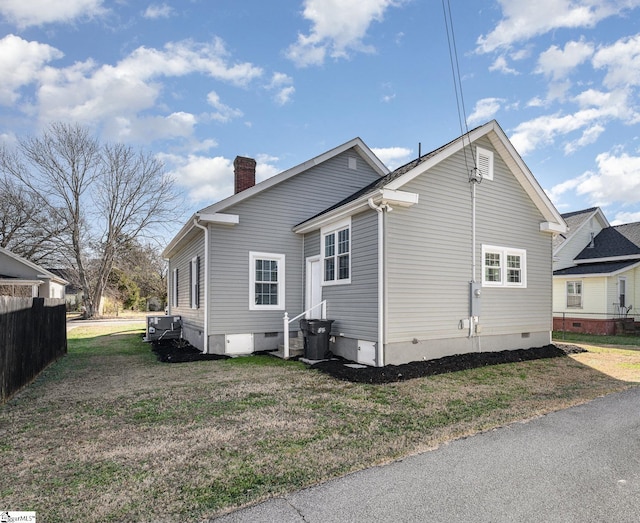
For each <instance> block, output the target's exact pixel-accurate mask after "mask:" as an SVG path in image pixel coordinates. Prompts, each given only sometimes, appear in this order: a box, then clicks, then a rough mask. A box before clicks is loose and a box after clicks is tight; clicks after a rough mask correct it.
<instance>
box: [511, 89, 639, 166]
mask: <svg viewBox="0 0 640 523" xmlns="http://www.w3.org/2000/svg"><path fill="white" fill-rule="evenodd" d="M630 100H631V99H630V95H629V93H628V92H626V91H624V90H619V91H612V92H610V93H602V92H599V91H595V90H587V91H584V92H583V93H581V94H579V95H578V96H576V97H575V98H574V101H576V102H577V103H578V104H579V106H580V109H579V110H577V111H576V112H574V113H573V114H567V115H562V114H560V113H556V114H551V115H544V116H540V117H538V118H534V119H533V120H529V121H526V122H522V123H521V124H520V125H518V126H517V127H516V128H515V130H514V132H513V134H512V136H511V137H510V140H511V142H512V143H513V145H514V146H515V148H516V149H517V150H518V152H519V153H520V154H521V155H523V156H524V155H526V154H528V153H530V152H532V151H533V150H535V149H536V148H538V147H539V146H544V145H549V144H553V143H555V142H556V141H557V140H558V139H561V138H563V137H565V136H567V135H569V134H570V133H574V132H576V131H580V130H582V136H581V137H580V138H579V139H577V140H573V141H571V143H570V144H569V145H566V144H565V153H572V152H575V150H576V149H577V148H578V147H580V146H582V145H587V144H589V143H592V142H593V141H594V140H595V139H596V138H597V137H598V136H599V135H600V134H601V133H602V132H603V131H604V124H605V123H606V122H607V121H609V120H612V119H619V120H623V121H625V122H635V121H636V120H639V119H640V116H639V115H638V113H637V112H636V111H635V110H634V109H633V108H632V107H631V105H630V104H631V101H630Z"/></svg>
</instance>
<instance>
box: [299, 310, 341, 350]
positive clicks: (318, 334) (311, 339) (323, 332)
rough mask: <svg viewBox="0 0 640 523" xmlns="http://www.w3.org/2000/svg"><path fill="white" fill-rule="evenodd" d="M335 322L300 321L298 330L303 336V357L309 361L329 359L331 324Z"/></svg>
mask: <svg viewBox="0 0 640 523" xmlns="http://www.w3.org/2000/svg"><path fill="white" fill-rule="evenodd" d="M334 321H335V320H305V319H302V320H300V330H302V334H303V336H304V357H305V358H307V359H309V360H323V359H325V358H328V357H329V338H330V336H331V324H332V323H333V322H334Z"/></svg>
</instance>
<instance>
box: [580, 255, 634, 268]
mask: <svg viewBox="0 0 640 523" xmlns="http://www.w3.org/2000/svg"><path fill="white" fill-rule="evenodd" d="M638 258H640V255H638V254H630V255H627V256H608V257H606V258H588V259H585V260H573V262H574V263H575V264H576V265H584V264H585V263H604V262H615V261H631V260H637V259H638Z"/></svg>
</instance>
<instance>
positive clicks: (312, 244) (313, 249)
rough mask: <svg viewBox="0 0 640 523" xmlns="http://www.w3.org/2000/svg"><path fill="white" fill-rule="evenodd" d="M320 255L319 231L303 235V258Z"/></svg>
mask: <svg viewBox="0 0 640 523" xmlns="http://www.w3.org/2000/svg"><path fill="white" fill-rule="evenodd" d="M319 255H320V231H313V232H310V233H307V234H305V235H304V258H305V260H306V259H307V258H310V257H311V256H319Z"/></svg>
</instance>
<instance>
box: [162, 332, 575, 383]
mask: <svg viewBox="0 0 640 523" xmlns="http://www.w3.org/2000/svg"><path fill="white" fill-rule="evenodd" d="M152 350H153V351H154V352H155V353H156V356H157V357H158V360H159V361H162V362H165V363H182V362H188V361H201V360H220V359H227V358H228V357H229V356H224V355H220V354H203V353H202V352H200V351H199V350H198V349H196V348H194V347H192V346H191V345H189V344H186V343H185V342H174V343H166V344H154V345H153V348H152ZM579 352H587V351H586V350H585V349H583V348H581V347H578V346H576V345H569V344H564V343H557V344H550V345H545V346H544V347H536V348H532V349H516V350H504V351H499V352H473V353H468V354H458V355H455V356H446V357H444V358H438V359H436V360H427V361H414V362H411V363H403V364H402V365H387V366H386V367H363V366H356V367H353V366H351V364H353V362H351V361H348V360H345V359H344V358H341V357H339V356H334V357H332V358H330V359H327V360H323V361H319V362H316V363H312V364H309V367H310V368H312V369H315V370H318V371H320V372H324V373H325V374H329V375H331V376H333V377H334V378H336V379H339V380H344V381H351V382H355V383H372V384H382V383H393V382H397V381H404V380H410V379H413V378H421V377H424V376H434V375H436V374H444V373H447V372H457V371H461V370H468V369H475V368H478V367H486V366H488V365H500V364H502V363H515V362H519V361H530V360H538V359H544V358H557V357H560V356H566V355H567V354H575V353H579ZM261 354H270V353H268V352H265V353H261ZM274 357H275V356H274Z"/></svg>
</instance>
